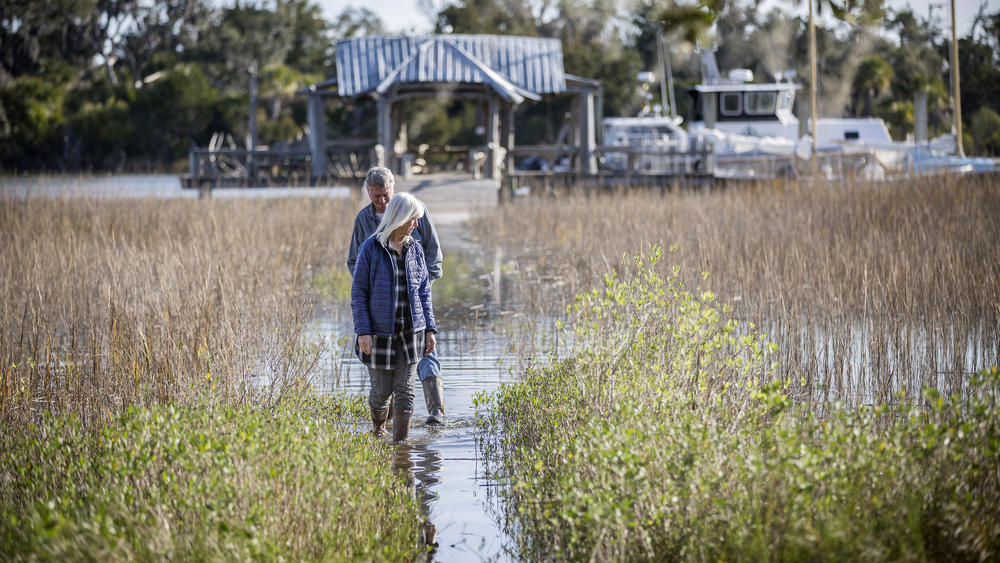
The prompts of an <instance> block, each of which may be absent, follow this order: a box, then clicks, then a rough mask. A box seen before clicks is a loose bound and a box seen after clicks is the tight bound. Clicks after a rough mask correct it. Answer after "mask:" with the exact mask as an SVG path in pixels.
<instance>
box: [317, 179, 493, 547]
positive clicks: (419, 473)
mask: <svg viewBox="0 0 1000 563" xmlns="http://www.w3.org/2000/svg"><path fill="white" fill-rule="evenodd" d="M396 191H397V192H410V193H412V194H413V195H415V196H416V197H417V198H419V199H420V200H422V201H423V202H424V203H425V204H426V205H427V208H428V210H429V213H430V215H431V217H432V218H433V219H434V223H435V226H436V228H437V230H438V236H439V238H440V240H441V246H442V249H443V250H444V251H445V253H446V257H445V263H444V276H445V277H447V276H448V275H449V264H448V260H449V257H452V256H455V255H462V256H465V257H467V258H468V259H469V260H470V261H473V262H478V261H480V259H481V258H482V256H477V253H480V254H481V253H482V252H483V251H482V249H480V248H479V247H478V246H477V245H476V243H475V241H473V240H472V239H471V237H470V236H469V233H468V229H467V228H466V223H467V222H468V221H469V220H470V219H471V217H472V213H473V211H474V210H475V209H477V208H485V207H492V206H496V202H497V197H496V183H495V182H494V181H491V180H472V179H469V178H463V177H454V176H441V177H430V178H428V177H418V178H415V179H411V180H397V182H396ZM453 275H454V274H453ZM468 281H469V283H473V280H468ZM434 299H435V308H436V309H438V310H440V308H441V306H443V305H445V303H441V302H440V301H439V299H441V298H440V297H439V295H438V291H437V289H435V295H434ZM481 305H482V304H480V303H464V304H462V303H448V304H447V306H448V309H449V310H452V311H454V310H455V309H456V307H457V308H458V309H459V310H461V308H462V307H463V306H464V307H465V308H467V309H468V310H469V311H470V314H472V311H473V310H474V308H475V307H478V306H481ZM453 314H454V313H453ZM459 314H461V313H459ZM438 325H439V327H440V329H441V332H440V333H439V335H438V358H439V360H440V361H441V368H442V374H443V379H444V386H445V392H444V394H445V413H446V418H447V420H446V423H445V424H444V425H443V426H437V427H434V426H427V425H425V423H424V420H425V419H426V418H427V411H426V409H425V408H424V400H423V390H422V389H421V386H420V382H419V381H417V382H416V383H415V387H416V405H415V408H414V411H413V426H412V429H411V431H410V438H409V440H408V441H407V443H406V444H405V445H401V446H396V448H397V449H396V460H395V465H396V467H397V469H398V470H400V471H404V472H406V474H407V477H408V479H409V480H410V482H411V483H412V484H413V488H414V494H415V495H416V496H417V499H418V500H419V501H420V503H421V506H422V507H423V509H424V511H425V514H426V515H427V518H428V520H429V521H430V522H431V523H432V524H433V525H434V526H435V527H436V528H437V542H438V547H437V550H436V551H435V552H434V554H433V558H432V560H434V561H470V560H472V561H476V560H505V559H509V555H507V554H506V553H505V551H504V547H505V546H507V547H509V543H510V542H509V538H508V537H507V536H506V535H505V534H504V533H503V531H502V530H501V529H500V527H499V526H498V525H497V523H496V522H495V521H494V519H493V517H492V516H491V514H490V513H489V510H490V508H489V507H490V504H489V503H490V500H489V498H488V495H489V492H490V488H491V486H492V485H493V483H492V482H490V480H489V479H487V478H486V477H485V476H484V475H483V472H482V465H481V463H480V462H479V460H478V450H477V445H476V430H475V427H474V422H473V421H474V416H475V406H474V396H475V395H476V394H478V393H480V392H484V391H485V392H492V391H495V390H496V389H497V388H498V387H499V386H500V384H501V383H503V382H504V381H507V380H508V379H509V370H508V369H507V368H506V367H504V366H505V365H506V364H505V362H504V358H503V353H504V350H505V347H504V346H503V345H502V343H501V342H500V341H499V340H498V339H497V338H496V337H495V336H493V335H492V333H482V332H480V333H476V334H475V335H472V334H470V333H469V332H467V331H465V330H463V327H454V326H450V325H449V322H448V319H445V318H439V320H438ZM336 387H337V388H338V389H339V390H341V391H344V392H347V393H351V394H362V395H367V393H368V387H369V382H368V374H367V371H365V369H364V367H363V366H362V365H361V364H360V362H358V361H357V360H356V359H354V358H344V359H343V360H342V363H341V365H340V381H339V383H338V384H337V386H336Z"/></svg>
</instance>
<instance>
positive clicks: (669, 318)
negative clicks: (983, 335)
mask: <svg viewBox="0 0 1000 563" xmlns="http://www.w3.org/2000/svg"><path fill="white" fill-rule="evenodd" d="M671 258H673V255H671ZM662 262H663V261H662V260H661V257H660V255H659V251H658V250H656V249H654V250H652V252H651V253H650V254H648V255H647V256H646V257H644V258H640V259H638V260H637V261H636V262H635V263H634V264H633V265H632V267H631V268H630V273H629V274H625V275H609V276H608V277H607V279H606V281H605V283H604V284H603V286H602V288H601V289H600V290H594V291H591V292H588V293H584V294H582V295H581V296H580V297H578V298H577V299H576V301H575V302H574V304H573V305H572V306H571V308H570V314H569V318H570V319H571V322H570V325H569V328H568V330H569V331H570V332H569V335H571V337H570V338H568V340H570V341H572V342H573V343H574V352H573V353H572V354H565V355H564V357H562V358H561V359H558V360H556V361H553V362H552V363H551V364H549V365H547V366H545V367H542V368H535V369H531V370H529V371H528V372H527V373H526V374H525V377H524V380H523V381H522V382H518V383H514V384H509V385H505V386H503V387H502V388H501V390H500V391H499V392H498V393H497V394H496V395H495V396H493V397H491V398H488V399H487V400H488V402H489V403H490V409H489V413H488V415H486V416H484V417H482V418H481V419H480V424H481V425H482V426H483V428H484V430H485V432H484V436H486V437H487V438H486V439H484V441H483V442H482V446H481V447H482V450H483V453H484V455H485V457H486V459H487V460H488V463H487V467H488V470H489V471H491V472H493V474H494V475H495V476H496V477H497V478H499V479H500V480H501V481H503V482H505V483H506V485H505V486H504V487H502V488H501V489H500V490H499V491H498V494H500V495H502V496H503V497H504V499H505V500H506V501H507V502H506V504H505V505H504V506H505V507H506V510H505V512H504V513H503V518H504V521H505V523H506V526H507V528H508V530H509V531H510V533H511V535H512V537H514V538H515V540H516V542H517V546H518V550H519V555H520V557H521V558H523V559H525V560H543V561H548V560H570V561H578V560H597V561H606V560H614V561H632V560H658V561H670V560H695V561H709V560H711V561H717V560H748V561H759V560H777V561H789V560H791V561H800V560H810V561H812V560H817V561H823V560H830V561H845V560H846V561H857V560H860V561H884V560H939V559H947V560H970V561H975V560H991V559H995V558H997V556H998V554H1000V373H998V372H997V370H996V367H992V368H991V369H989V370H988V371H983V372H981V373H980V374H979V375H977V376H975V377H972V378H970V380H969V381H968V382H967V388H968V390H969V392H968V393H967V394H966V395H965V396H944V395H941V394H939V393H938V392H937V391H936V390H934V389H932V388H928V389H927V390H926V394H925V395H923V397H917V396H910V395H902V396H897V397H894V399H897V400H896V401H894V402H893V403H892V404H875V405H872V406H861V407H858V408H848V407H846V406H844V405H843V403H833V404H826V405H824V408H817V406H816V405H813V404H809V403H803V402H801V401H797V400H795V399H794V397H793V395H792V394H791V393H790V391H791V390H794V389H795V388H796V386H797V382H794V381H791V380H789V379H787V378H786V377H784V376H783V375H782V371H781V370H780V369H779V367H780V366H779V365H778V364H777V360H778V359H780V358H781V354H780V353H779V349H778V347H777V346H776V345H774V344H773V343H771V342H769V340H768V339H767V338H766V337H765V336H764V335H763V334H762V333H760V332H759V329H757V328H755V327H754V326H752V325H749V324H746V323H741V322H739V321H738V319H737V318H735V317H734V312H733V311H732V310H731V309H729V307H728V306H725V305H718V304H717V303H716V301H715V299H716V297H715V295H714V294H713V293H711V292H710V291H706V290H704V289H699V290H697V291H689V290H688V289H686V287H685V285H684V283H683V282H682V277H683V276H682V274H681V270H680V269H679V268H669V267H668V271H670V272H671V273H670V274H669V275H666V276H664V275H661V274H660V271H661V270H662V269H663V264H662Z"/></svg>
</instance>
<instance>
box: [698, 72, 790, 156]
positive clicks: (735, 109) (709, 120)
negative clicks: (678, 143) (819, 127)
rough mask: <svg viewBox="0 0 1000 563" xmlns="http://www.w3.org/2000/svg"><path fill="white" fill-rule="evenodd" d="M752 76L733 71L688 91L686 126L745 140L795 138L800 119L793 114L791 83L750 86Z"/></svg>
mask: <svg viewBox="0 0 1000 563" xmlns="http://www.w3.org/2000/svg"><path fill="white" fill-rule="evenodd" d="M751 80H753V73H752V72H751V71H749V70H747V69H736V70H733V71H731V72H730V73H729V78H728V79H725V80H723V79H716V80H713V81H711V82H708V83H702V84H698V85H697V86H694V87H692V88H690V89H688V94H689V95H690V96H691V110H690V113H689V114H688V123H689V124H690V125H691V126H692V127H693V126H697V125H701V126H704V127H707V128H709V129H713V128H714V129H718V130H720V131H723V132H725V133H731V134H736V135H744V136H748V137H785V138H791V139H794V138H796V137H798V132H799V131H798V129H799V120H798V118H796V117H795V114H793V113H792V106H793V105H794V103H795V91H796V90H798V89H799V85H798V84H795V83H793V82H784V81H782V82H772V83H767V84H749V82H750V81H751Z"/></svg>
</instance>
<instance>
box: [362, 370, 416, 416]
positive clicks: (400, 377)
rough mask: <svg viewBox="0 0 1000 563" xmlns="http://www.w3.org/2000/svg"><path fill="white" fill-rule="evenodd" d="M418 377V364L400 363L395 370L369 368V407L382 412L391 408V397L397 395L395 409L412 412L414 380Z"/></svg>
mask: <svg viewBox="0 0 1000 563" xmlns="http://www.w3.org/2000/svg"><path fill="white" fill-rule="evenodd" d="M416 376H417V364H416V362H414V363H412V364H407V363H404V362H399V363H397V364H396V367H394V368H393V369H372V368H368V378H369V380H370V381H371V391H369V392H368V406H369V407H371V408H372V410H382V409H384V408H386V407H388V406H389V397H390V396H391V395H392V394H393V393H395V394H396V398H395V403H394V404H395V408H397V409H411V410H412V409H413V380H414V378H415V377H416Z"/></svg>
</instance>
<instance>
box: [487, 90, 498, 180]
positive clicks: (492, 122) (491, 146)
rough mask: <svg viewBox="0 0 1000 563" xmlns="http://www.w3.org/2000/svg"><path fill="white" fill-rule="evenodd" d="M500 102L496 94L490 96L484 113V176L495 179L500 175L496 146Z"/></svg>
mask: <svg viewBox="0 0 1000 563" xmlns="http://www.w3.org/2000/svg"><path fill="white" fill-rule="evenodd" d="M499 142H500V103H499V101H498V100H497V97H496V96H490V102H489V105H488V109H487V115H486V177H487V178H490V179H491V180H495V179H497V178H499V177H500V170H499V168H500V167H499V166H497V148H498V147H499V146H500V144H499Z"/></svg>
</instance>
